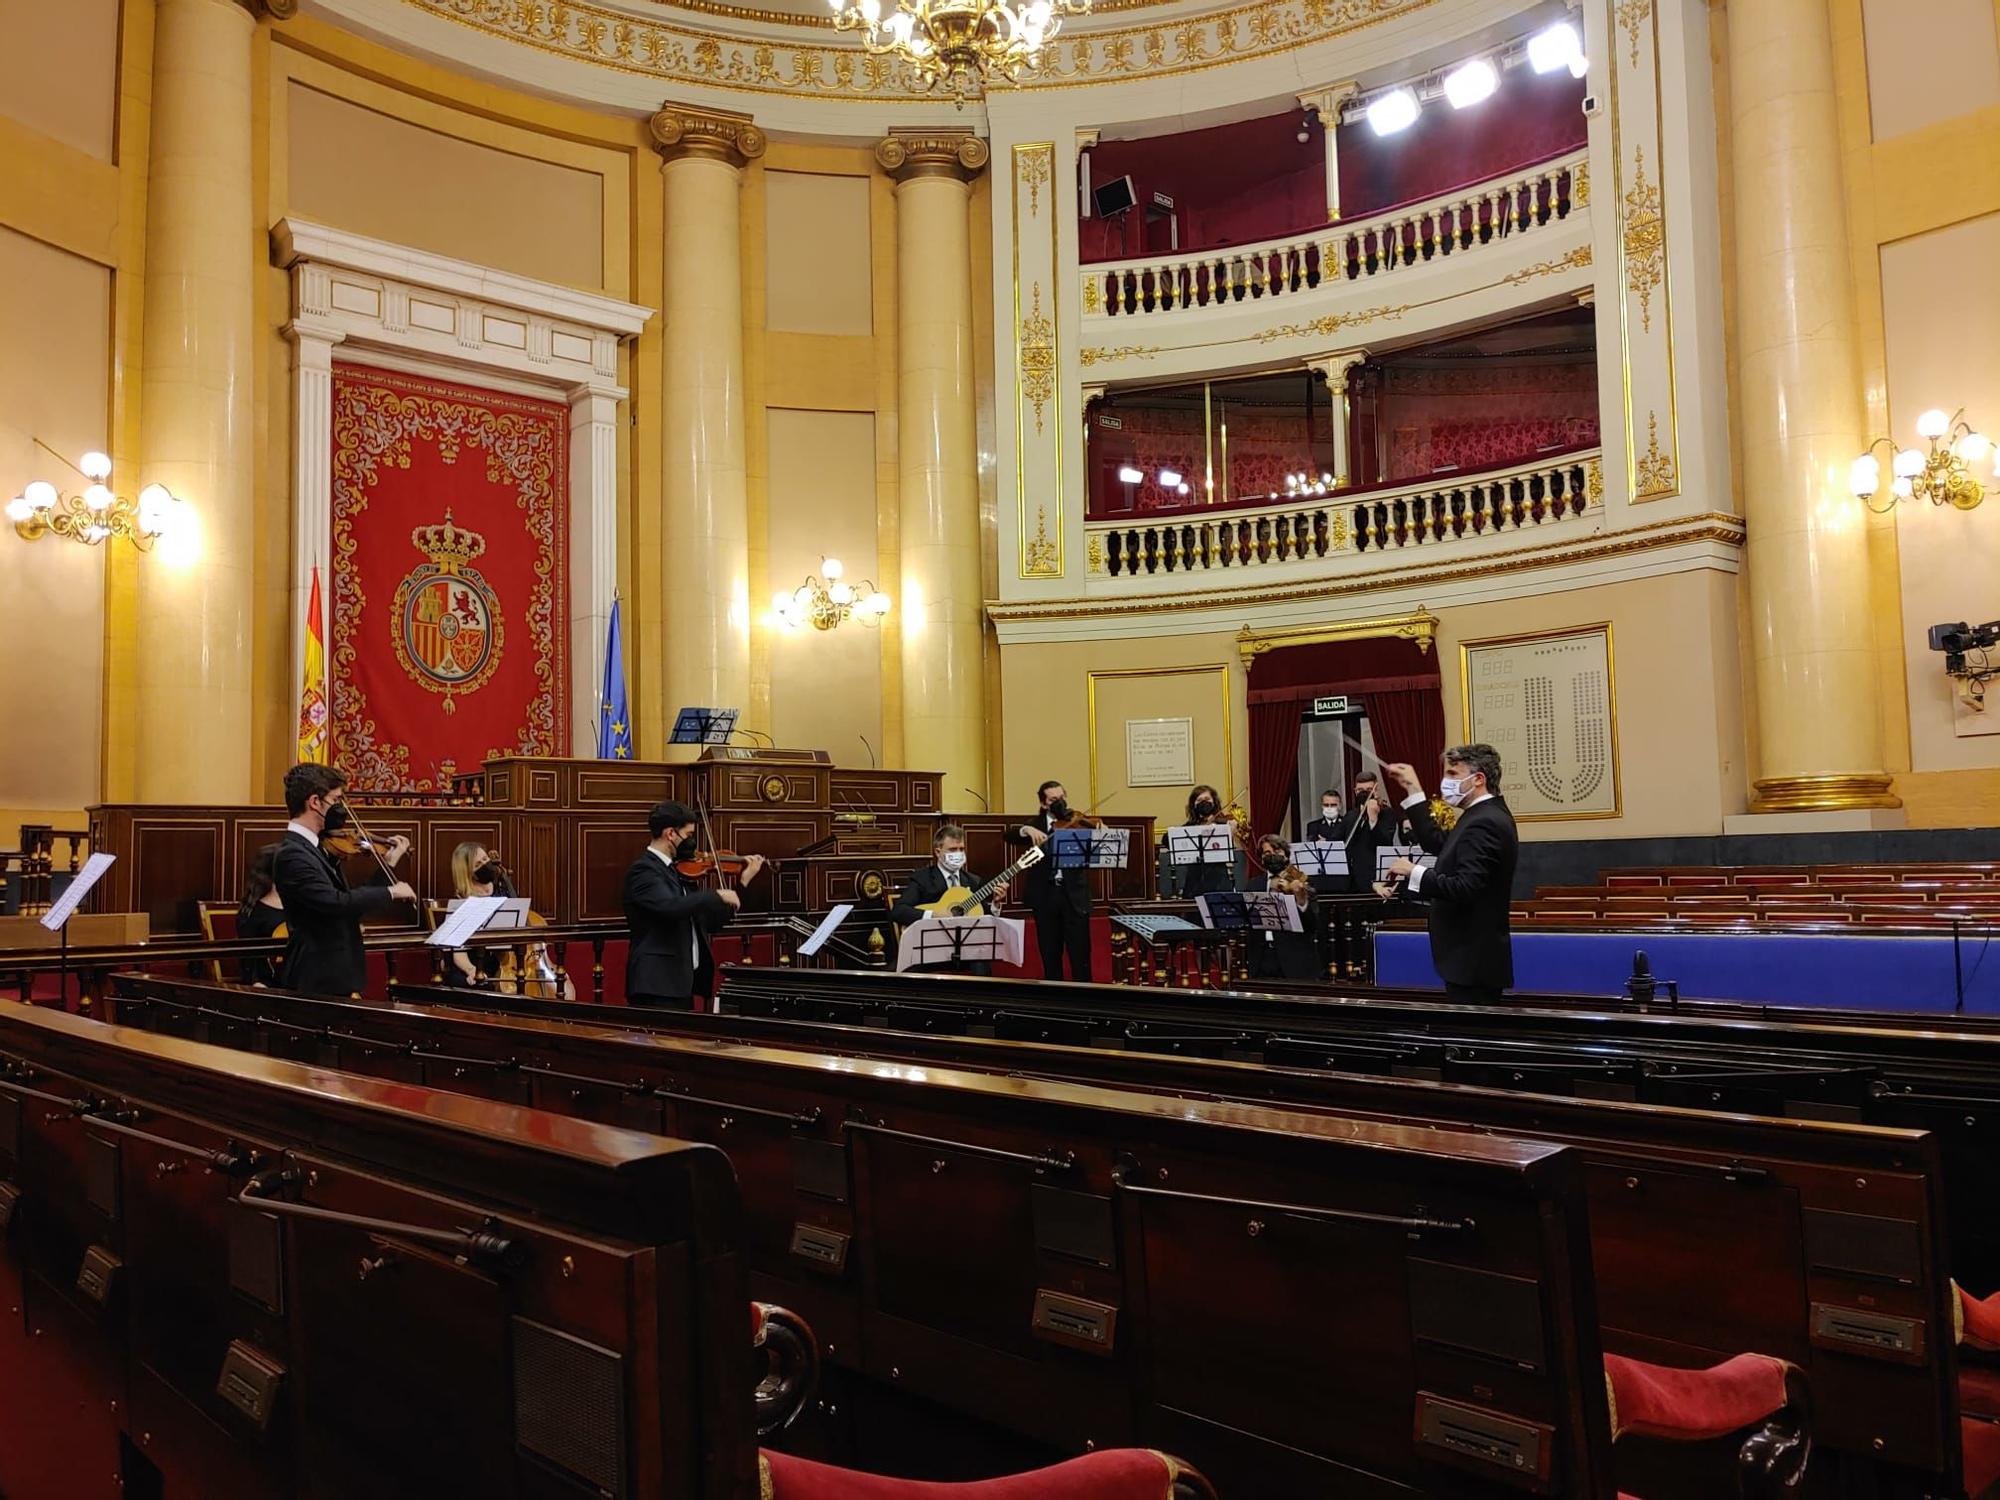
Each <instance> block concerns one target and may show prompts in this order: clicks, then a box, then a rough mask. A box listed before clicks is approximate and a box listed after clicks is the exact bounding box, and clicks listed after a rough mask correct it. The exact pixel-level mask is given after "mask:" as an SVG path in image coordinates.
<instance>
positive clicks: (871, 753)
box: [855, 734, 881, 771]
mask: <svg viewBox="0 0 2000 1500" xmlns="http://www.w3.org/2000/svg"><path fill="white" fill-rule="evenodd" d="M855 738H856V739H857V740H859V741H861V748H862V749H863V750H866V751H867V752H868V769H869V770H871V771H872V770H874V769H875V767H876V766H878V765H879V764H881V762H879V761H877V760H876V759H875V747H874V746H873V745H871V744H869V743H868V736H867V735H865V734H857V735H856V736H855Z"/></svg>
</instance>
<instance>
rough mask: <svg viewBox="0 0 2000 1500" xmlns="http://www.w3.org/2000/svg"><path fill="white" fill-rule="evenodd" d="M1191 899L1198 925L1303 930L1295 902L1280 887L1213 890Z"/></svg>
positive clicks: (1262, 930) (1279, 930) (1275, 930)
mask: <svg viewBox="0 0 2000 1500" xmlns="http://www.w3.org/2000/svg"><path fill="white" fill-rule="evenodd" d="M1194 900H1195V905H1196V906H1198V907H1200V908H1201V920H1202V925H1204V926H1206V927H1212V928H1218V929H1222V930H1228V929H1231V928H1247V929H1249V930H1250V931H1253V932H1304V931H1305V924H1304V923H1303V922H1301V921H1300V920H1299V903H1298V902H1297V901H1295V900H1293V899H1292V897H1290V896H1289V895H1287V894H1286V893H1285V892H1283V891H1215V892H1212V893H1210V894H1209V895H1206V896H1197V897H1195V898H1194ZM1211 903H1213V904H1212V905H1211ZM1239 915H1240V917H1241V920H1240V921H1239V920H1237V918H1238V917H1239ZM1218 919H1220V920H1218Z"/></svg>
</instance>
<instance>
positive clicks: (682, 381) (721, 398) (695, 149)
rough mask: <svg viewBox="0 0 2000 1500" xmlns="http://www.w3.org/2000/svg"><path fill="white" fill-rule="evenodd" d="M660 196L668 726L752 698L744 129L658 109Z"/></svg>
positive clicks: (745, 119)
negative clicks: (681, 716) (677, 717)
mask: <svg viewBox="0 0 2000 1500" xmlns="http://www.w3.org/2000/svg"><path fill="white" fill-rule="evenodd" d="M652 131H653V142H654V145H655V147H656V149H657V150H658V151H659V153H660V155H661V157H662V158H663V160H664V163H665V165H664V166H663V167H662V168H661V172H662V174H663V176H664V179H665V183H666V297H665V302H666V307H665V309H664V311H665V314H666V318H665V334H666V338H665V346H666V378H665V381H664V385H663V390H662V398H663V406H664V412H663V419H664V420H663V423H662V428H661V441H662V445H663V448H664V450H665V453H666V485H665V504H666V515H665V517H664V519H663V525H662V528H661V530H662V534H663V537H664V560H665V576H666V580H667V591H666V600H665V606H666V609H665V616H664V622H665V641H664V657H665V664H664V668H663V670H664V680H663V682H662V683H661V685H660V686H661V691H663V692H664V693H665V694H666V712H667V713H668V714H669V715H671V714H672V713H673V712H674V710H676V709H679V708H684V707H688V706H690V705H692V706H696V707H702V708H744V707H747V706H748V703H749V698H750V521H749V489H748V485H749V481H748V477H747V472H746V466H745V455H744V409H743V227H742V222H743V221H742V213H741V207H740V204H739V201H738V200H739V197H740V190H741V187H742V176H743V167H744V164H745V163H746V162H748V161H750V160H751V159H752V158H754V157H758V156H762V155H763V154H764V133H763V131H761V130H759V129H758V128H757V127H756V125H755V124H753V123H752V122H751V119H750V117H749V116H748V115H740V114H734V113H730V112H728V111H724V110H703V109H689V108H685V107H683V106H681V105H677V104H667V105H665V106H663V107H662V108H661V110H660V112H659V113H658V114H656V115H654V116H653V125H652Z"/></svg>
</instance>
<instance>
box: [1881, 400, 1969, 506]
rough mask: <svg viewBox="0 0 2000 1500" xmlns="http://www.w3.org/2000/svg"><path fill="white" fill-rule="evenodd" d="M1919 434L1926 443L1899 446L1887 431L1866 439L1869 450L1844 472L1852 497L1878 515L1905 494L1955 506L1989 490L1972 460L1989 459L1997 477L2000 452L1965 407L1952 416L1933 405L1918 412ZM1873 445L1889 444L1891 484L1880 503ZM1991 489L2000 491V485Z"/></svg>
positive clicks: (1905, 495)
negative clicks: (1885, 434) (1975, 428)
mask: <svg viewBox="0 0 2000 1500" xmlns="http://www.w3.org/2000/svg"><path fill="white" fill-rule="evenodd" d="M1917 436H1918V437H1920V438H1922V439H1923V440H1924V441H1925V442H1926V443H1927V444H1928V445H1929V446H1928V448H1927V449H1919V448H1903V449H1900V450H1899V449H1898V448H1897V447H1896V443H1895V439H1893V438H1886V437H1879V438H1877V439H1875V441H1874V442H1872V443H1870V444H1869V445H1868V451H1867V452H1865V453H1863V454H1862V455H1861V456H1860V457H1859V458H1857V459H1855V460H1854V463H1853V466H1852V468H1851V469H1850V470H1849V472H1848V478H1847V482H1848V487H1849V488H1850V489H1852V490H1853V491H1854V494H1855V498H1856V499H1858V500H1860V501H1861V503H1862V504H1863V505H1866V506H1867V507H1868V508H1869V509H1870V510H1872V511H1874V512H1875V513H1876V514H1877V515H1887V514H1888V513H1889V512H1890V511H1892V510H1894V509H1895V508H1896V507H1897V506H1898V505H1899V504H1901V503H1902V502H1903V501H1905V500H1928V501H1930V503H1931V504H1933V505H1950V506H1954V507H1956V508H1957V509H1959V510H1972V509H1974V508H1976V507H1977V506H1978V505H1979V503H1980V502H1981V501H1982V500H1984V499H1985V498H1986V496H1987V494H1988V490H1987V488H1986V485H1985V483H1984V482H1983V481H1982V480H1981V479H1980V477H1979V476H1978V475H1977V474H1975V473H1974V472H1973V467H1972V466H1973V465H1974V464H1979V463H1985V462H1987V461H1989V460H1990V461H1991V462H1992V465H1993V473H1994V476H1995V477H1996V478H2000V453H1996V452H1995V450H1994V446H1993V440H1992V439H1991V438H1989V437H1987V436H1986V434H1985V433H1983V432H1975V431H1973V429H1972V425H1971V424H1970V423H1969V422H1967V421H1966V420H1965V408H1963V407H1960V408H1959V409H1958V410H1957V411H1955V412H1953V413H1952V414H1951V415H1950V416H1946V415H1945V414H1944V411H1943V409H1942V408H1939V407H1932V408H1931V409H1930V410H1929V411H1927V412H1925V413H1924V414H1923V415H1922V416H1920V417H1918V418H1917ZM1877 448H1887V449H1888V450H1889V453H1890V460H1889V470H1890V481H1889V490H1888V495H1887V497H1886V498H1885V500H1884V501H1883V503H1882V504H1880V505H1877V504H1876V503H1875V495H1876V493H1877V492H1878V491H1880V490H1881V488H1882V461H1881V460H1880V459H1879V458H1877V457H1876V456H1875V450H1876V449H1877ZM1991 493H1994V494H2000V486H1996V487H1995V488H1994V489H1993V491H1992V492H1991Z"/></svg>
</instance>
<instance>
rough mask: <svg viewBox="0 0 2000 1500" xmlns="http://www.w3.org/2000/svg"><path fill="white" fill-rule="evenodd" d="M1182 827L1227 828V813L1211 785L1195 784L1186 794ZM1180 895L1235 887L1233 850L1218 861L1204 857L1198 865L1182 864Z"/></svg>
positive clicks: (1186, 896)
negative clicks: (1207, 859) (1217, 862)
mask: <svg viewBox="0 0 2000 1500" xmlns="http://www.w3.org/2000/svg"><path fill="white" fill-rule="evenodd" d="M1181 826H1182V827H1183V828H1213V827H1228V826H1229V814H1228V813H1227V812H1225V811H1223V807H1222V798H1221V796H1220V795H1219V794H1218V793H1217V792H1216V790H1215V788H1214V787H1212V786H1198V787H1196V788H1195V789H1194V790H1193V791H1191V792H1189V793H1188V799H1187V821H1186V822H1185V823H1183V824H1181ZM1179 875H1180V893H1181V896H1182V897H1183V898H1184V899H1186V900H1189V901H1192V900H1193V899H1194V898H1195V897H1196V896H1205V895H1207V894H1208V893H1209V892H1210V891H1230V890H1234V889H1235V888H1236V852H1235V850H1234V849H1232V850H1231V851H1230V854H1229V858H1228V859H1226V860H1224V861H1222V863H1220V864H1210V863H1208V862H1207V861H1206V860H1204V861H1202V862H1201V863H1200V864H1194V865H1182V866H1181V867H1180V870H1179Z"/></svg>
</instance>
